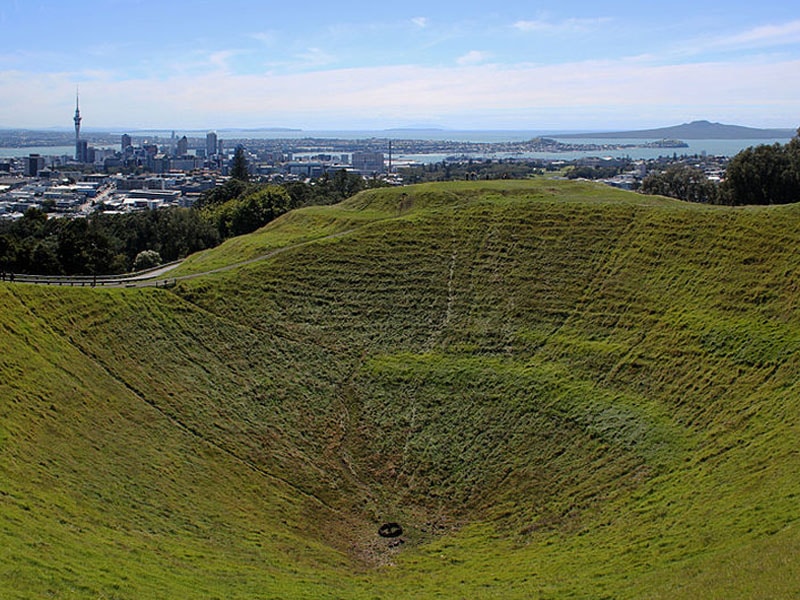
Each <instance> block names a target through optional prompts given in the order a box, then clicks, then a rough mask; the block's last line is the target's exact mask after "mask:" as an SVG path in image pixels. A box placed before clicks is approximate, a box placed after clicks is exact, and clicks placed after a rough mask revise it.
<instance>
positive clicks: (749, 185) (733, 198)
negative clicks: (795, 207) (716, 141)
mask: <svg viewBox="0 0 800 600" xmlns="http://www.w3.org/2000/svg"><path fill="white" fill-rule="evenodd" d="M723 193H724V196H723V201H724V202H726V203H728V204H788V203H790V202H800V130H798V136H796V137H794V138H793V139H792V140H791V141H790V142H789V143H788V144H786V145H781V144H773V145H771V146H769V145H761V146H756V147H752V148H747V149H745V150H742V151H741V152H740V153H739V154H737V155H736V156H734V157H733V158H732V159H731V161H730V162H729V163H728V167H727V169H726V171H725V184H724V188H723Z"/></svg>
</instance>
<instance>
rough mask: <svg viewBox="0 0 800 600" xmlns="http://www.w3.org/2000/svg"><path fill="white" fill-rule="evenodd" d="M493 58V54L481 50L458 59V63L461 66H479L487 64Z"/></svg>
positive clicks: (471, 51)
mask: <svg viewBox="0 0 800 600" xmlns="http://www.w3.org/2000/svg"><path fill="white" fill-rule="evenodd" d="M490 57H491V54H489V53H488V52H482V51H480V50H470V51H469V52H467V53H466V54H464V55H463V56H460V57H458V59H457V60H456V62H457V63H458V64H459V65H461V66H466V65H478V64H481V63H483V62H486V61H487V60H489V58H490Z"/></svg>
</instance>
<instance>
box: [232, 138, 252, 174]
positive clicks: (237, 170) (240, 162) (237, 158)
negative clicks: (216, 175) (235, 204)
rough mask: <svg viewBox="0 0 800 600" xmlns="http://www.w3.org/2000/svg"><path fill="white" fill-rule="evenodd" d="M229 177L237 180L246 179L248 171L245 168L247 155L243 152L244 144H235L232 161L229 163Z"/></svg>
mask: <svg viewBox="0 0 800 600" xmlns="http://www.w3.org/2000/svg"><path fill="white" fill-rule="evenodd" d="M231 177H232V178H233V179H237V180H239V181H245V182H246V181H248V180H249V179H250V173H249V172H248V170H247V156H245V153H244V146H241V145H239V146H236V152H235V153H234V154H233V163H232V164H231Z"/></svg>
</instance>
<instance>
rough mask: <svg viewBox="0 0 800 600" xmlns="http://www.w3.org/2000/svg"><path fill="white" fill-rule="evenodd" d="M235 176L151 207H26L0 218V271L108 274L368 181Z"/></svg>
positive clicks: (344, 175)
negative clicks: (115, 210)
mask: <svg viewBox="0 0 800 600" xmlns="http://www.w3.org/2000/svg"><path fill="white" fill-rule="evenodd" d="M237 175H238V177H237V178H232V179H230V180H228V181H227V182H226V183H225V184H223V185H221V186H219V187H216V188H213V189H211V190H208V191H206V192H204V193H203V194H202V195H201V197H200V198H199V200H198V201H197V203H196V204H195V206H194V207H192V208H179V207H170V208H159V209H153V210H143V211H137V212H131V213H124V214H111V213H105V212H95V213H92V214H91V215H89V216H87V217H85V218H50V216H49V214H48V213H47V212H45V211H44V210H42V209H38V208H31V209H29V210H28V211H27V212H26V213H25V214H24V215H23V217H22V218H20V219H17V220H15V221H6V222H0V271H4V272H16V273H30V274H37V275H111V274H118V273H127V272H130V271H131V270H138V269H141V268H147V267H151V266H155V265H157V264H160V263H162V262H171V261H174V260H178V259H181V258H184V257H186V256H188V255H189V254H192V253H194V252H198V251H200V250H205V249H207V248H213V247H214V246H216V245H218V244H219V243H221V242H222V241H224V240H225V239H227V238H230V237H233V236H237V235H243V234H246V233H250V232H252V231H255V230H256V229H258V228H259V227H262V226H264V225H266V224H267V223H269V222H270V221H272V220H273V219H275V218H277V217H279V216H280V215H282V214H284V213H286V212H288V211H290V210H292V209H294V208H298V207H301V206H308V205H312V204H334V203H337V202H340V201H342V200H344V199H345V198H348V197H350V196H352V195H353V194H355V193H357V192H359V191H361V190H362V189H364V188H366V187H368V186H369V185H376V183H374V182H372V183H371V182H367V181H365V180H364V179H363V178H362V177H361V176H359V175H356V174H353V173H348V172H346V171H337V172H336V173H334V174H333V175H328V174H325V175H323V176H322V177H320V178H318V179H316V180H314V181H311V182H289V183H285V184H281V185H275V184H259V183H252V182H250V181H248V177H247V173H246V169H245V170H244V172H242V171H241V170H239V171H238V172H237Z"/></svg>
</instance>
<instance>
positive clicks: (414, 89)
mask: <svg viewBox="0 0 800 600" xmlns="http://www.w3.org/2000/svg"><path fill="white" fill-rule="evenodd" d="M0 27H2V28H3V31H4V36H3V39H2V40H0V105H2V106H3V107H4V109H3V112H2V113H0V127H4V128H50V127H63V126H64V124H65V122H67V121H66V119H67V118H69V115H70V114H71V113H72V112H73V111H74V109H75V106H74V101H75V88H76V86H79V87H80V102H81V111H82V113H83V115H84V120H83V121H84V122H83V123H82V125H81V127H82V128H85V129H86V130H98V129H104V128H105V129H122V128H129V129H132V130H134V129H193V130H202V129H206V130H214V129H224V128H257V127H290V128H298V129H307V130H314V129H316V130H325V129H328V130H335V129H339V130H345V129H383V128H392V127H413V126H427V127H443V128H454V129H536V130H548V129H550V130H553V129H562V130H567V129H584V130H598V129H620V128H626V129H632V128H640V127H657V126H665V125H671V124H674V123H678V122H687V121H691V120H699V119H709V120H712V121H720V122H727V123H736V124H740V125H747V126H751V127H788V128H794V127H796V126H797V125H798V124H800V123H798V121H800V119H798V112H800V111H798V101H797V98H798V97H800V78H798V77H797V76H796V74H797V73H798V72H800V16H798V15H797V11H796V10H794V9H793V8H792V7H791V6H789V5H787V4H786V3H785V2H773V1H765V2H761V3H758V4H752V3H744V2H727V3H725V4H722V5H717V6H714V7H706V6H704V5H703V3H698V2H686V1H683V0H679V1H675V2H671V3H664V4H659V5H653V6H646V7H645V6H636V7H635V9H632V8H631V6H630V3H623V2H607V3H602V4H597V3H589V2H561V3H556V2H541V3H537V4H536V6H533V7H532V6H531V5H530V3H525V2H516V1H512V2H506V3H503V5H502V6H497V7H494V6H488V7H487V5H486V3H473V2H465V3H459V4H458V5H446V6H441V5H432V4H431V3H422V2H415V1H410V2H406V3H404V4H402V5H392V6H389V7H385V6H383V5H380V4H367V3H349V4H348V5H347V6H346V7H342V6H341V5H328V4H326V5H322V6H311V5H309V7H308V10H301V11H298V10H297V7H295V6H282V5H281V6H267V5H264V4H262V3H255V2H247V1H243V0H233V1H231V2H228V3H227V4H226V5H225V8H224V9H221V8H220V7H219V5H218V3H212V2H204V1H199V2H193V3H187V2H171V3H169V4H168V5H164V4H163V3H156V2H153V1H152V0H139V1H133V2H121V1H120V0H89V1H87V2H84V3H82V4H81V6H80V10H76V9H75V7H74V6H72V5H69V4H63V3H57V2H52V1H49V0H46V1H41V2H33V3H23V2H19V1H17V0H12V1H11V2H10V3H8V4H6V5H4V6H3V7H2V8H0Z"/></svg>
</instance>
